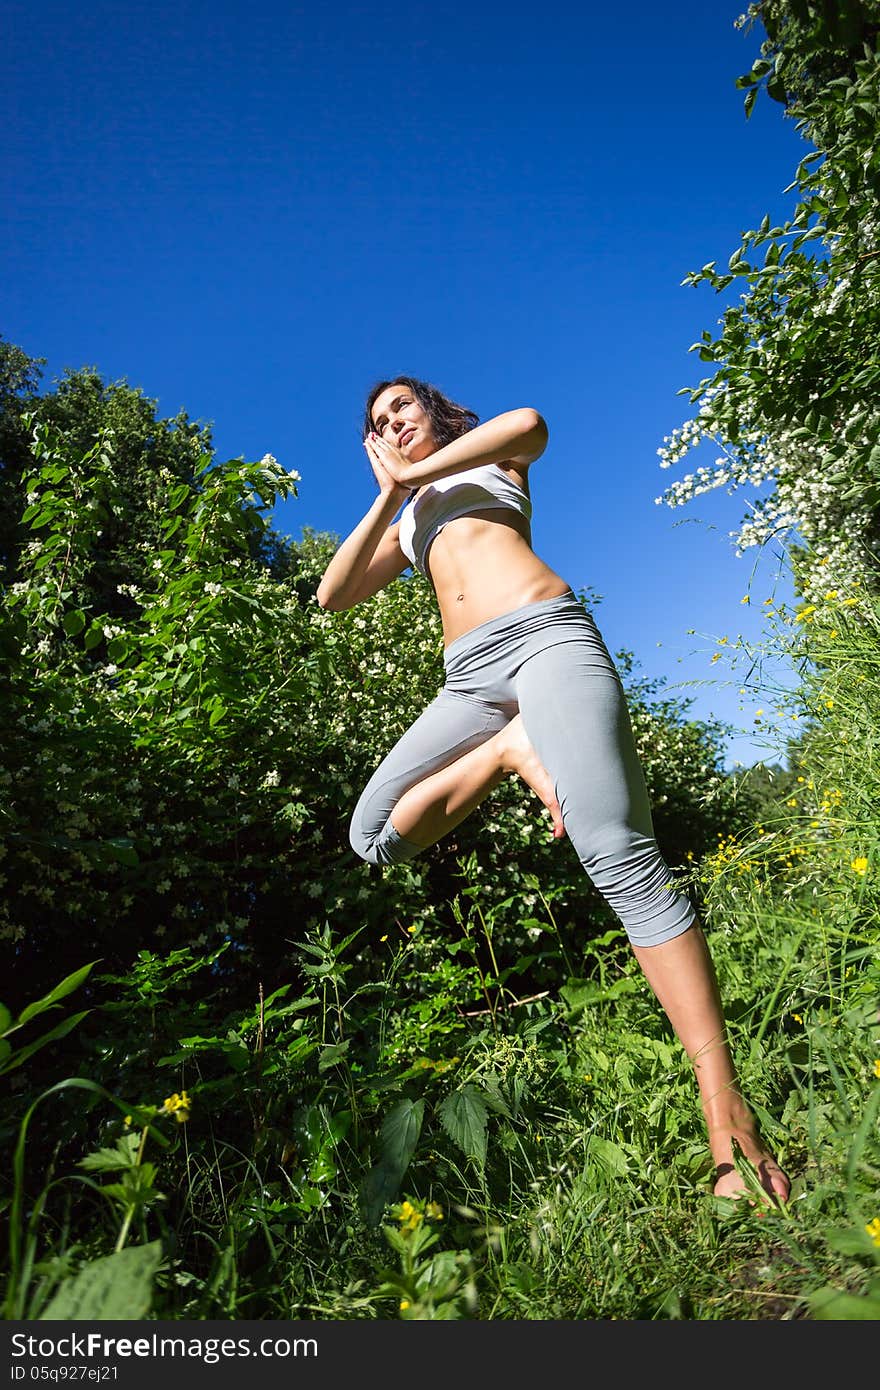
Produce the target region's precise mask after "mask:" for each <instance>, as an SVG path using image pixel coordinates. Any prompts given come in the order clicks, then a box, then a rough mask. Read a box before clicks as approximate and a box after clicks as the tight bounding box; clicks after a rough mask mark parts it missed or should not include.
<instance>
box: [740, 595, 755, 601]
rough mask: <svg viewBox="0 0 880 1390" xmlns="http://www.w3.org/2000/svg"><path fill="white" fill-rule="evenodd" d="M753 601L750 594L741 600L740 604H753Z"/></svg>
mask: <svg viewBox="0 0 880 1390" xmlns="http://www.w3.org/2000/svg"><path fill="white" fill-rule="evenodd" d="M751 601H752V600H751V599H750V598H749V596H748V594H746V595H745V597H744V598H741V599H740V603H751Z"/></svg>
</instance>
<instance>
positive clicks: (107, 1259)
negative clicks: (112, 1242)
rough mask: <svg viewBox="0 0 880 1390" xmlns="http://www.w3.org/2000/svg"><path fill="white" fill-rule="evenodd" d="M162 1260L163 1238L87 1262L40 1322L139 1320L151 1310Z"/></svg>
mask: <svg viewBox="0 0 880 1390" xmlns="http://www.w3.org/2000/svg"><path fill="white" fill-rule="evenodd" d="M161 1260H162V1243H161V1241H158V1240H154V1241H151V1243H150V1244H149V1245H134V1246H131V1247H130V1249H128V1250H118V1251H116V1252H115V1254H113V1255H104V1256H103V1257H102V1258H101V1259H98V1260H92V1262H91V1264H87V1265H85V1266H84V1267H83V1268H82V1269H81V1270H80V1271H79V1273H78V1274H76V1275H74V1277H73V1278H72V1279H67V1280H65V1282H64V1283H63V1284H62V1285H61V1288H60V1289H59V1290H58V1292H57V1293H56V1294H55V1297H54V1298H53V1299H52V1300H51V1301H50V1302H49V1304H48V1305H47V1306H46V1308H45V1309H44V1310H43V1312H42V1313H41V1314H40V1321H44V1322H45V1321H58V1322H62V1321H63V1322H98V1321H111V1320H112V1321H139V1320H141V1319H143V1318H145V1317H146V1316H147V1314H148V1312H149V1311H150V1303H151V1300H152V1295H153V1279H154V1277H155V1274H156V1271H157V1269H158V1268H159V1265H160V1263H161Z"/></svg>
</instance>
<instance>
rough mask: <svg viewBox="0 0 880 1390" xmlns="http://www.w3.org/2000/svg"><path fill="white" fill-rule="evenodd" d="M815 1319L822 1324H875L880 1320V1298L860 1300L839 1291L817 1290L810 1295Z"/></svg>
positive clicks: (857, 1297)
mask: <svg viewBox="0 0 880 1390" xmlns="http://www.w3.org/2000/svg"><path fill="white" fill-rule="evenodd" d="M807 1301H808V1303H809V1305H810V1309H811V1311H812V1314H813V1317H814V1318H816V1319H818V1320H819V1321H820V1322H824V1321H833V1322H875V1321H876V1320H877V1319H878V1318H880V1298H878V1297H865V1298H860V1297H859V1296H858V1294H853V1293H841V1292H840V1291H839V1290H838V1289H832V1288H824V1289H817V1290H816V1292H815V1293H812V1294H810V1295H809V1298H808V1300H807Z"/></svg>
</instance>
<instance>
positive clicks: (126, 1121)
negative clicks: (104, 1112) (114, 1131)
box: [122, 1115, 131, 1129]
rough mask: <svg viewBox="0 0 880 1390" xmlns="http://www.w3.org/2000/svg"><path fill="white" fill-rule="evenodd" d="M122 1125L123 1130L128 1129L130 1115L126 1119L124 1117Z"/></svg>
mask: <svg viewBox="0 0 880 1390" xmlns="http://www.w3.org/2000/svg"><path fill="white" fill-rule="evenodd" d="M122 1123H123V1124H124V1125H125V1128H126V1129H128V1127H129V1125H130V1124H131V1116H130V1115H126V1117H125V1119H124V1120H123V1121H122Z"/></svg>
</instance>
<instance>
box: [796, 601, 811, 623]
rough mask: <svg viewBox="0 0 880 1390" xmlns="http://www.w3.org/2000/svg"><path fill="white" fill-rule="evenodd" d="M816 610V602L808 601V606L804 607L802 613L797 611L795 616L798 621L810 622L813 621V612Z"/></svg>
mask: <svg viewBox="0 0 880 1390" xmlns="http://www.w3.org/2000/svg"><path fill="white" fill-rule="evenodd" d="M815 611H816V605H815V603H808V604H807V606H806V608H802V609H801V611H800V613H797V614H796V615H795V616H796V617H797V620H798V622H801V623H809V622H811V621H812V618H813V614H814V613H815Z"/></svg>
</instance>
